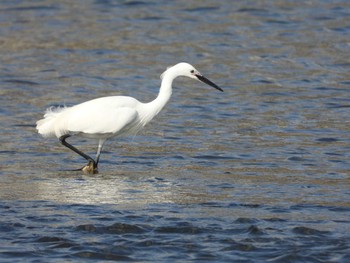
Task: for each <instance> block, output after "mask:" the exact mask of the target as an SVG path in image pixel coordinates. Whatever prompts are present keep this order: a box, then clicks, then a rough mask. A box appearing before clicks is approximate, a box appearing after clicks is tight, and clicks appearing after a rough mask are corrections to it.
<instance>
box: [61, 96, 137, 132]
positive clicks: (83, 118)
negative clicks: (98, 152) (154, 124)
mask: <svg viewBox="0 0 350 263" xmlns="http://www.w3.org/2000/svg"><path fill="white" fill-rule="evenodd" d="M100 102H101V103H94V104H92V103H91V104H90V105H89V104H80V105H78V106H79V107H72V108H71V109H70V111H67V122H66V125H65V126H66V130H67V131H69V132H73V133H74V132H76V133H85V134H119V133H122V132H123V131H125V130H126V129H128V128H129V126H130V125H132V124H134V122H135V121H136V120H137V119H138V112H137V110H136V109H135V107H134V106H133V105H131V104H130V105H128V103H123V104H122V105H121V104H120V103H119V104H118V103H116V101H113V103H110V101H108V100H104V101H102V100H101V101H100Z"/></svg>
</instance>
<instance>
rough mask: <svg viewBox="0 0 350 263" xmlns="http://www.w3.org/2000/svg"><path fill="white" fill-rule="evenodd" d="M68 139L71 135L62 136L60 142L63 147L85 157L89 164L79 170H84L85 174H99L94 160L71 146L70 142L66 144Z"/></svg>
mask: <svg viewBox="0 0 350 263" xmlns="http://www.w3.org/2000/svg"><path fill="white" fill-rule="evenodd" d="M68 137H70V135H69V134H66V135H63V136H61V137H60V138H59V140H60V142H61V143H62V145H64V146H66V147H67V148H69V149H71V150H72V151H74V152H76V153H77V154H79V155H80V156H82V157H84V158H85V159H86V160H87V161H88V162H89V163H88V164H87V165H86V166H84V167H82V168H81V169H79V170H82V171H83V172H85V173H95V172H97V163H96V162H95V161H94V159H92V158H91V157H90V156H89V155H87V154H85V153H83V152H82V151H80V150H78V149H77V148H75V147H74V146H73V145H71V144H69V143H68V142H66V139H67V138H68Z"/></svg>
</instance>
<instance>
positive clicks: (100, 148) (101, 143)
mask: <svg viewBox="0 0 350 263" xmlns="http://www.w3.org/2000/svg"><path fill="white" fill-rule="evenodd" d="M105 141H106V140H105V139H100V140H99V141H98V148H97V153H96V168H97V165H98V162H99V161H100V155H101V151H102V147H103V144H104V143H105Z"/></svg>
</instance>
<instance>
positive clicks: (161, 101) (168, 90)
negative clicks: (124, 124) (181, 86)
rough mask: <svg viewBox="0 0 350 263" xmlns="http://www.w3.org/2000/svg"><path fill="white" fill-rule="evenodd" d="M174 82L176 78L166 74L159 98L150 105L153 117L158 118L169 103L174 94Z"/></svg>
mask: <svg viewBox="0 0 350 263" xmlns="http://www.w3.org/2000/svg"><path fill="white" fill-rule="evenodd" d="M173 80H174V77H173V76H171V75H167V74H165V76H164V77H163V79H162V84H161V86H160V89H159V93H158V96H157V98H156V99H155V100H153V101H151V102H150V103H149V107H150V109H152V114H153V117H154V116H156V115H157V114H158V113H159V112H160V111H161V110H162V109H163V108H164V106H165V104H167V102H168V101H169V99H170V97H171V94H172V84H173Z"/></svg>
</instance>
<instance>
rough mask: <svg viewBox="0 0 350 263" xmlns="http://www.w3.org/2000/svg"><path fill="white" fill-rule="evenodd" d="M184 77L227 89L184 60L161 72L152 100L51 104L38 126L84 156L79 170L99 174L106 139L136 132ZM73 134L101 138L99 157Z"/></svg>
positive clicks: (106, 99) (117, 98) (111, 99)
mask: <svg viewBox="0 0 350 263" xmlns="http://www.w3.org/2000/svg"><path fill="white" fill-rule="evenodd" d="M180 76H185V77H189V78H192V79H197V80H200V81H202V82H204V83H206V84H208V85H210V86H212V87H214V88H215V89H217V90H219V91H223V90H222V89H221V88H220V87H218V86H217V85H216V84H214V83H213V82H211V81H210V80H209V79H207V78H206V77H204V76H203V75H201V74H200V73H199V71H198V70H196V69H195V68H194V67H193V66H192V65H190V64H188V63H184V62H181V63H178V64H176V65H175V66H172V67H170V68H168V69H167V70H166V71H165V72H164V73H163V74H162V75H161V79H162V83H161V86H160V90H159V94H158V96H157V98H156V99H155V100H153V101H151V102H149V103H142V102H139V101H138V100H136V99H134V98H132V97H126V96H110V97H102V98H97V99H93V100H90V101H86V102H83V103H81V104H78V105H75V106H72V107H56V108H54V107H51V108H49V109H47V110H46V113H45V115H44V118H43V119H41V120H39V121H37V122H36V125H37V126H36V129H37V130H38V132H39V133H40V134H41V135H43V136H44V137H57V138H58V139H59V140H60V142H61V143H62V144H63V145H64V146H66V147H68V148H69V149H71V150H72V151H74V152H76V153H77V154H79V155H80V156H82V157H84V158H85V159H86V160H87V161H88V164H87V165H85V166H84V167H82V168H81V169H79V170H82V171H83V172H85V173H97V166H98V163H99V160H100V154H101V150H102V147H103V144H104V143H105V142H106V140H107V139H110V138H112V137H115V136H122V135H135V134H136V133H137V132H138V131H140V130H141V129H142V128H143V127H144V126H145V125H146V124H147V123H149V122H150V121H151V120H152V119H153V118H154V117H155V116H156V115H157V114H158V113H159V112H160V111H161V110H162V108H163V107H164V106H165V104H166V103H167V102H168V100H169V99H170V96H171V93H172V83H173V80H174V79H175V78H176V77H180ZM72 135H81V136H84V137H87V138H92V139H97V140H98V148H97V154H96V160H94V159H93V158H91V157H90V156H89V155H87V154H85V153H83V152H82V151H80V150H78V149H77V148H76V147H74V146H73V145H71V144H69V143H68V142H67V141H66V139H67V138H68V137H70V136H72Z"/></svg>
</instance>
